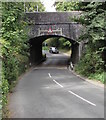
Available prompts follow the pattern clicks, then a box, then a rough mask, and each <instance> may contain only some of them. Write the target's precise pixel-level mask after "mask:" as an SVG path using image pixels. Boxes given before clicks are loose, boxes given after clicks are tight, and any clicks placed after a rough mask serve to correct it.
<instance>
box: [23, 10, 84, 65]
mask: <svg viewBox="0 0 106 120" xmlns="http://www.w3.org/2000/svg"><path fill="white" fill-rule="evenodd" d="M25 14H26V20H27V21H28V25H29V26H28V30H29V33H28V34H29V38H30V50H31V52H30V53H31V57H30V58H31V62H33V63H34V62H37V61H40V60H41V59H42V42H44V41H45V40H46V39H47V38H50V37H64V38H67V39H68V40H69V41H70V42H71V43H72V54H71V58H70V60H71V61H72V63H73V64H76V63H77V62H78V61H79V59H80V56H81V53H82V48H83V44H82V43H79V42H78V41H77V39H78V38H79V36H80V34H81V32H82V26H81V24H78V23H75V22H72V18H73V17H79V16H80V14H81V12H80V11H72V12H26V13H25Z"/></svg>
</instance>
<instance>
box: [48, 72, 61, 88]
mask: <svg viewBox="0 0 106 120" xmlns="http://www.w3.org/2000/svg"><path fill="white" fill-rule="evenodd" d="M48 75H49V77H50V78H52V76H51V74H50V73H48ZM52 80H53V81H54V82H55V83H56V84H57V85H59V86H60V87H63V86H62V85H61V84H60V83H58V82H57V81H56V80H54V79H53V78H52Z"/></svg>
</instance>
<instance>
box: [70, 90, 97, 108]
mask: <svg viewBox="0 0 106 120" xmlns="http://www.w3.org/2000/svg"><path fill="white" fill-rule="evenodd" d="M68 92H69V93H71V94H73V95H75V96H76V97H78V98H80V99H81V100H83V101H85V102H87V103H89V104H91V105H93V106H96V104H94V103H92V102H90V101H88V100H86V99H84V98H83V97H81V96H79V95H77V94H75V93H74V92H72V91H70V90H69V91H68Z"/></svg>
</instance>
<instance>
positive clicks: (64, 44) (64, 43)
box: [46, 37, 71, 49]
mask: <svg viewBox="0 0 106 120" xmlns="http://www.w3.org/2000/svg"><path fill="white" fill-rule="evenodd" d="M46 42H47V44H48V45H49V46H55V47H57V48H60V49H64V48H65V49H69V48H70V46H71V43H70V41H68V40H67V39H66V38H63V37H55V38H49V39H47V41H46Z"/></svg>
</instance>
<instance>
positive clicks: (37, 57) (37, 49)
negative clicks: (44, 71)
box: [29, 35, 80, 64]
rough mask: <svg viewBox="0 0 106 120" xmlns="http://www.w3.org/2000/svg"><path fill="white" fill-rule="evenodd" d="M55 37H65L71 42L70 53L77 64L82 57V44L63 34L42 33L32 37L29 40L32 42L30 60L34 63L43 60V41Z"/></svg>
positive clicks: (71, 59)
mask: <svg viewBox="0 0 106 120" xmlns="http://www.w3.org/2000/svg"><path fill="white" fill-rule="evenodd" d="M53 37H63V38H66V39H67V40H68V41H70V42H71V44H72V45H71V50H72V54H71V55H70V61H71V62H72V63H73V64H76V63H77V62H78V61H79V58H80V51H79V50H80V49H79V47H80V44H79V43H78V42H77V41H75V40H73V39H70V38H68V37H66V36H63V35H42V36H37V37H34V38H31V39H30V40H29V43H30V61H31V62H32V63H33V64H34V63H37V62H40V61H41V60H42V58H43V56H42V43H43V42H44V41H45V40H46V39H48V38H53Z"/></svg>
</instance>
